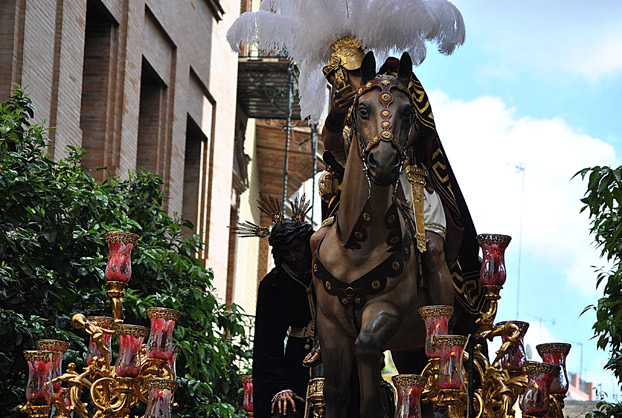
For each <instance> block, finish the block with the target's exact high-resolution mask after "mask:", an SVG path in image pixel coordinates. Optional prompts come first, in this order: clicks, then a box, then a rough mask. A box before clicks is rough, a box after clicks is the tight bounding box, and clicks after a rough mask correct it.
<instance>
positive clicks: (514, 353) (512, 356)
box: [497, 321, 529, 372]
mask: <svg viewBox="0 0 622 418" xmlns="http://www.w3.org/2000/svg"><path fill="white" fill-rule="evenodd" d="M508 322H512V323H513V324H515V325H516V326H517V327H518V329H519V331H520V338H519V339H518V344H517V345H516V347H513V348H511V349H510V350H509V351H508V352H507V353H506V355H505V356H503V357H502V358H501V361H500V363H501V367H502V368H503V369H506V370H511V371H516V372H518V371H522V370H523V366H524V365H525V361H526V360H527V354H526V353H525V344H524V338H525V333H526V332H527V329H528V328H529V323H528V322H523V321H502V322H499V323H498V324H497V326H505V324H507V323H508ZM509 338H510V336H509V335H503V336H502V337H501V339H502V340H503V342H504V343H505V342H506V341H508V339H509Z"/></svg>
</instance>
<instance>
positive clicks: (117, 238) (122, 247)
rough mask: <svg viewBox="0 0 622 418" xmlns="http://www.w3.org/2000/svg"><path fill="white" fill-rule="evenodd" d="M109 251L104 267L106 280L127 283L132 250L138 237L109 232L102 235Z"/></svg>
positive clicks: (130, 234)
mask: <svg viewBox="0 0 622 418" xmlns="http://www.w3.org/2000/svg"><path fill="white" fill-rule="evenodd" d="M104 238H105V239H106V242H107V243H108V249H109V251H110V253H109V255H108V264H107V265H106V279H107V280H108V281H112V282H123V283H127V282H128V281H129V280H130V277H131V276H132V259H131V253H132V248H134V245H136V242H137V241H138V235H136V234H132V233H130V232H119V231H111V232H106V234H105V235H104Z"/></svg>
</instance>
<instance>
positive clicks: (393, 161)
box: [391, 153, 400, 167]
mask: <svg viewBox="0 0 622 418" xmlns="http://www.w3.org/2000/svg"><path fill="white" fill-rule="evenodd" d="M399 164H400V156H399V155H397V153H395V154H393V158H392V159H391V166H392V167H397V166H398V165H399Z"/></svg>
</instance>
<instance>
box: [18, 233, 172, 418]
mask: <svg viewBox="0 0 622 418" xmlns="http://www.w3.org/2000/svg"><path fill="white" fill-rule="evenodd" d="M105 239H106V241H107V243H108V248H109V250H110V254H109V257H108V263H107V266H106V279H107V283H106V284H107V286H108V292H107V294H108V296H109V297H110V298H111V299H112V314H113V316H112V317H107V316H90V317H85V316H84V315H82V314H76V315H74V316H73V318H72V322H73V326H74V327H75V328H77V329H84V330H85V331H86V333H87V334H88V335H89V345H88V352H87V355H86V362H87V366H86V368H85V369H84V370H83V371H82V372H78V371H77V370H76V367H77V366H76V364H75V363H70V364H69V366H68V367H67V369H66V371H65V372H63V368H62V367H63V363H62V360H63V359H62V357H63V354H64V353H65V352H66V351H67V350H68V348H69V343H68V342H67V341H59V340H40V341H38V342H37V350H29V351H25V352H24V356H25V358H26V361H27V363H28V369H29V376H28V383H27V387H26V398H27V403H26V404H25V405H23V406H21V407H20V410H21V411H22V412H24V413H27V414H28V415H29V416H30V417H32V418H48V417H50V416H52V417H57V418H69V417H71V416H74V415H75V414H77V415H78V416H79V417H81V418H89V417H90V416H92V417H95V418H127V417H129V416H130V410H131V408H133V407H134V406H136V405H137V404H138V403H144V404H147V408H146V412H145V415H144V417H145V418H170V416H171V407H172V406H173V407H174V406H176V404H175V403H174V402H173V395H174V393H175V391H176V390H177V387H178V383H177V381H176V375H175V358H176V356H177V354H178V353H179V346H177V345H174V344H173V329H174V327H175V323H176V322H177V321H179V318H180V317H181V314H180V313H179V312H178V311H175V310H173V309H167V308H149V309H147V316H148V317H149V319H150V320H151V330H150V329H149V328H147V327H143V326H139V325H132V324H126V323H125V322H124V319H123V306H122V302H121V298H122V297H123V291H124V289H125V288H126V287H127V283H128V281H129V280H130V277H131V275H132V266H131V251H132V248H133V247H134V246H135V245H136V242H137V241H138V235H135V234H131V233H127V232H108V233H106V234H105ZM115 335H116V337H117V338H118V340H119V352H118V354H117V356H116V361H115V362H114V363H113V355H112V337H113V336H115ZM147 337H148V338H147ZM145 339H147V342H146V344H143V341H144V340H145Z"/></svg>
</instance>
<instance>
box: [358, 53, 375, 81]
mask: <svg viewBox="0 0 622 418" xmlns="http://www.w3.org/2000/svg"><path fill="white" fill-rule="evenodd" d="M361 77H362V80H363V84H365V83H367V82H368V81H369V80H372V79H374V78H376V58H375V57H374V52H373V51H369V52H368V53H367V54H365V58H363V62H362V63H361Z"/></svg>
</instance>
